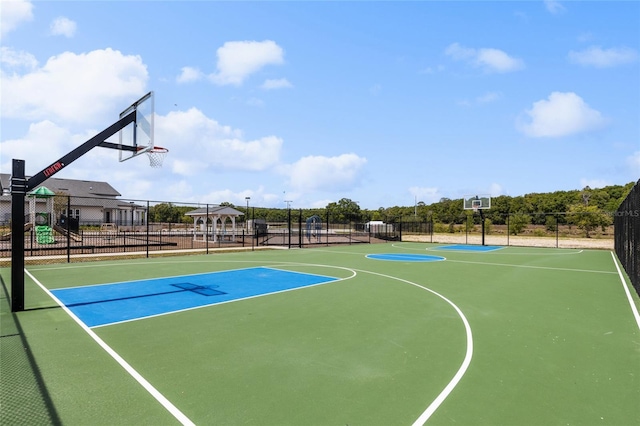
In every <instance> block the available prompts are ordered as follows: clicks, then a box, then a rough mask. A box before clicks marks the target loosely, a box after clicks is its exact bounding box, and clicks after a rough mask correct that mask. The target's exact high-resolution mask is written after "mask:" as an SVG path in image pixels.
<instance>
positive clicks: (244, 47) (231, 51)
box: [210, 40, 284, 86]
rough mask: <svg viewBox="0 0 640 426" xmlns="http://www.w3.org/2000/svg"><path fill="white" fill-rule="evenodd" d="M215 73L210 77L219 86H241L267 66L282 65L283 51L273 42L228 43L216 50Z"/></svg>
mask: <svg viewBox="0 0 640 426" xmlns="http://www.w3.org/2000/svg"><path fill="white" fill-rule="evenodd" d="M217 56H218V64H217V71H216V72H215V73H214V74H212V75H211V76H210V78H211V80H212V81H213V82H214V83H216V84H219V85H227V84H233V85H236V86H239V85H241V84H242V83H243V82H244V80H245V79H246V78H247V77H249V76H250V75H251V74H253V73H255V72H257V71H259V70H260V69H261V68H263V67H265V66H267V65H280V64H282V63H284V50H283V49H282V48H281V47H280V46H278V45H277V44H276V43H275V42H274V41H271V40H265V41H228V42H226V43H225V44H224V45H223V46H222V47H220V48H219V49H218V50H217Z"/></svg>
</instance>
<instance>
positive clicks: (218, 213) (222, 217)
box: [185, 206, 244, 242]
mask: <svg viewBox="0 0 640 426" xmlns="http://www.w3.org/2000/svg"><path fill="white" fill-rule="evenodd" d="M185 215H186V216H191V217H193V240H194V241H203V242H206V241H207V236H208V235H211V236H212V237H213V238H212V240H213V242H218V241H219V240H220V241H225V240H227V241H231V242H235V241H236V235H237V229H236V219H237V218H238V217H239V216H244V213H242V212H241V211H239V210H236V209H234V208H233V207H229V206H209V207H201V208H199V209H195V210H191V211H190V212H187V213H185ZM229 222H231V229H228V228H227V225H228V224H229Z"/></svg>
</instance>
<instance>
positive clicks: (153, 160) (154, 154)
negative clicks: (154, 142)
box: [146, 146, 169, 169]
mask: <svg viewBox="0 0 640 426" xmlns="http://www.w3.org/2000/svg"><path fill="white" fill-rule="evenodd" d="M168 152H169V150H168V149H167V148H162V147H160V146H154V147H153V148H151V149H150V150H149V151H147V152H146V154H147V157H149V165H150V166H151V167H153V168H154V169H159V168H160V167H162V163H163V162H164V159H165V157H166V156H167V153H168Z"/></svg>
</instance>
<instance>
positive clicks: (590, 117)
mask: <svg viewBox="0 0 640 426" xmlns="http://www.w3.org/2000/svg"><path fill="white" fill-rule="evenodd" d="M525 114H526V115H527V116H528V119H527V120H526V121H527V123H520V124H518V127H519V128H520V130H521V131H522V132H523V133H525V134H526V135H527V136H531V137H536V138H538V137H561V136H568V135H572V134H576V133H582V132H588V131H591V130H596V129H599V128H601V127H603V126H604V125H605V124H606V123H607V120H606V119H605V118H604V117H603V116H602V114H601V113H600V112H599V111H597V110H595V109H592V108H591V107H590V106H589V105H587V103H586V102H585V101H584V100H583V99H582V98H581V97H580V96H578V95H576V94H575V93H573V92H567V93H563V92H553V93H551V95H549V98H548V99H543V100H540V101H537V102H534V103H533V107H532V108H531V109H530V110H528V111H526V112H525Z"/></svg>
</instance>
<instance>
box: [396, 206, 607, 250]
mask: <svg viewBox="0 0 640 426" xmlns="http://www.w3.org/2000/svg"><path fill="white" fill-rule="evenodd" d="M483 216H484V243H485V244H490V245H500V246H530V247H553V248H597V249H608V250H612V249H613V236H614V227H613V217H614V216H615V212H610V213H609V212H601V211H598V212H589V211H579V212H554V213H542V214H525V213H519V212H516V213H509V214H499V213H491V211H490V210H488V211H485V212H483ZM482 221H483V217H482V216H481V215H480V214H479V213H473V212H471V211H468V212H465V213H463V214H461V215H458V216H455V217H453V218H451V221H450V222H447V223H443V222H438V221H435V220H433V219H432V218H429V219H427V220H425V221H417V220H409V221H406V220H405V221H400V222H398V223H396V227H398V228H399V229H400V232H401V238H402V240H403V241H423V242H432V243H456V244H482V243H483V232H482V228H483V224H482Z"/></svg>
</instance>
